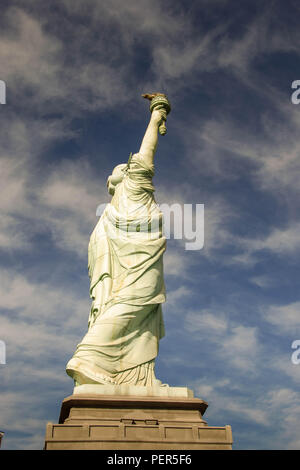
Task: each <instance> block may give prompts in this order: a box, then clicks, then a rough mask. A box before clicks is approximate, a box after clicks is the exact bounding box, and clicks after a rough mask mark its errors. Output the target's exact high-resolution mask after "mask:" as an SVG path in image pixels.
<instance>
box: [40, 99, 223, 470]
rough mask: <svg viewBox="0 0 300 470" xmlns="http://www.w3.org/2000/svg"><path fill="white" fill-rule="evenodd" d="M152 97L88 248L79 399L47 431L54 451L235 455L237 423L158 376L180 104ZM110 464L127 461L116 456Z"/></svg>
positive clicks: (74, 369)
mask: <svg viewBox="0 0 300 470" xmlns="http://www.w3.org/2000/svg"><path fill="white" fill-rule="evenodd" d="M143 96H144V97H145V98H148V99H149V100H150V111H151V117H150V122H149V124H148V127H147V129H146V132H145V135H144V138H143V139H142V143H141V146H140V149H139V151H138V152H137V153H135V154H134V155H132V154H131V155H130V157H129V160H128V162H127V163H121V164H119V165H117V166H116V167H115V168H114V169H113V171H112V174H111V175H110V176H109V178H108V179H107V189H108V192H109V194H110V195H111V196H112V198H111V201H110V203H109V204H107V205H106V207H105V210H104V212H103V214H102V215H101V217H100V219H99V221H98V223H97V225H96V227H95V228H94V230H93V232H92V234H91V237H90V241H89V247H88V269H89V277H90V296H91V299H92V302H91V310H90V314H89V319H88V330H87V333H86V334H85V336H84V337H83V339H82V340H81V342H80V343H79V344H78V345H77V348H76V350H75V352H74V355H73V357H72V358H71V359H70V360H69V362H68V363H67V366H66V371H67V374H68V375H69V376H71V377H72V379H73V380H74V385H75V386H74V390H73V395H71V396H69V397H66V398H65V399H64V400H63V402H62V406H61V412H60V417H59V422H58V424H53V423H48V424H47V428H46V438H45V447H44V449H45V450H103V449H109V450H112V449H114V450H128V449H131V450H132V449H135V450H141V449H143V450H147V449H148V450H150V449H152V450H155V451H157V450H159V449H167V450H168V451H169V450H172V449H173V450H177V451H178V450H180V451H181V450H184V449H231V448H232V433H231V427H230V426H224V427H220V426H218V427H210V426H207V423H206V422H205V421H204V420H203V418H202V416H203V414H204V412H205V410H206V408H207V406H208V405H207V403H206V402H205V401H203V400H202V399H200V398H196V397H194V393H193V391H192V390H190V389H189V388H187V387H172V386H169V385H166V384H162V383H161V381H160V380H158V379H157V378H156V377H155V373H154V365H155V359H156V357H157V354H158V348H159V341H160V339H161V338H162V337H163V336H164V323H163V317H162V307H161V305H162V303H163V302H165V300H166V294H165V285H164V276H163V254H164V252H165V249H166V239H165V237H164V235H163V231H162V226H163V224H162V213H161V212H160V210H159V207H158V205H157V204H156V202H155V199H154V195H153V193H154V187H153V181H152V179H153V175H154V155H155V151H156V147H157V142H158V134H161V135H164V134H165V133H166V126H165V121H166V118H167V115H168V113H169V112H170V110H171V107H170V103H169V101H168V98H167V97H166V96H165V95H163V94H162V93H154V94H152V95H143ZM132 458H133V457H129V459H132ZM177 458H178V456H177ZM183 458H190V456H186V455H184V456H183ZM109 459H110V461H109V462H108V463H114V464H119V463H124V461H123V457H122V456H118V454H116V453H115V454H112V456H111V457H109ZM120 459H121V460H120ZM106 463H107V462H106ZM135 463H136V465H135V466H138V462H135ZM174 463H175V462H174ZM180 463H183V462H180ZM185 463H191V462H190V461H186V462H185ZM131 464H132V461H131Z"/></svg>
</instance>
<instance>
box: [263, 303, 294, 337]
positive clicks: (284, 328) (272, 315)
mask: <svg viewBox="0 0 300 470" xmlns="http://www.w3.org/2000/svg"><path fill="white" fill-rule="evenodd" d="M264 320H266V321H268V322H269V323H271V324H272V325H274V326H275V327H277V329H278V332H285V333H290V334H291V333H293V334H294V335H296V336H297V334H298V336H300V302H292V303H290V304H287V305H279V306H278V305H271V306H269V307H268V309H267V311H265V312H264ZM294 339H297V338H294Z"/></svg>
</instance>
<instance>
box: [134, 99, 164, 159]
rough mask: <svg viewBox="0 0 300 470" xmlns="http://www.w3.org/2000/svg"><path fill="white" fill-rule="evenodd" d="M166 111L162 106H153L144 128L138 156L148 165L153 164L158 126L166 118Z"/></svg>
mask: <svg viewBox="0 0 300 470" xmlns="http://www.w3.org/2000/svg"><path fill="white" fill-rule="evenodd" d="M166 117H167V113H166V111H165V109H164V108H161V109H159V108H155V109H154V110H153V111H152V114H151V118H150V122H149V124H148V127H147V129H146V132H145V135H144V138H143V140H142V144H141V148H140V150H139V153H140V156H141V157H142V159H143V160H144V161H145V163H146V164H147V165H149V166H151V165H152V164H153V159H154V154H155V151H156V147H157V141H158V128H159V125H160V124H161V122H162V120H166Z"/></svg>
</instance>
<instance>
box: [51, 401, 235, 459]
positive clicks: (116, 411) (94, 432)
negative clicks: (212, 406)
mask: <svg viewBox="0 0 300 470" xmlns="http://www.w3.org/2000/svg"><path fill="white" fill-rule="evenodd" d="M207 406H208V405H207V403H206V402H205V401H203V400H200V399H199V398H194V397H190V396H187V397H178V396H134V395H103V394H102V395H99V394H93V395H91V394H89V395H84V394H83V393H78V392H77V393H75V394H73V395H71V396H69V397H67V398H65V399H64V400H63V403H62V407H61V413H60V418H59V424H53V423H48V424H47V430H46V439H45V450H58V449H61V450H67V449H68V450H100V449H102V450H104V449H109V450H128V449H130V450H131V449H134V450H148V449H149V450H162V449H167V450H172V449H174V450H176V449H178V450H185V449H188V450H192V449H195V450H197V449H222V450H223V449H231V448H232V433H231V427H230V426H224V427H211V426H208V425H207V423H206V422H205V421H204V420H203V418H202V416H203V414H204V412H205V410H206V408H207Z"/></svg>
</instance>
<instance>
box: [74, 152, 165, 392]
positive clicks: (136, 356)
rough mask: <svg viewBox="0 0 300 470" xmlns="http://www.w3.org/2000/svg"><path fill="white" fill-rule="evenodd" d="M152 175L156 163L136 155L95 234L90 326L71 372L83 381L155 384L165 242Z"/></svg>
mask: <svg viewBox="0 0 300 470" xmlns="http://www.w3.org/2000/svg"><path fill="white" fill-rule="evenodd" d="M153 175H154V167H153V165H152V166H151V167H149V166H147V164H146V163H145V161H144V160H143V157H142V155H140V154H135V155H133V157H132V159H131V163H130V167H129V168H128V169H127V171H126V173H125V176H124V178H123V180H122V182H121V183H119V184H118V185H117V186H116V189H115V194H114V196H113V198H112V200H111V203H110V204H108V205H107V206H106V208H105V210H104V212H103V214H102V216H101V218H100V220H99V222H98V223H97V225H96V227H95V229H94V231H93V233H92V235H91V238H90V243H89V249H88V267H89V277H90V281H91V282H90V295H91V298H92V307H91V312H90V316H89V328H88V332H87V334H86V335H85V336H84V338H83V340H82V341H81V343H80V344H79V345H78V346H77V349H76V351H75V354H74V356H73V358H72V359H71V360H70V361H69V362H68V364H67V368H66V369H67V373H68V374H69V375H70V376H71V377H73V378H74V380H75V381H76V382H77V383H78V384H82V383H109V384H122V383H130V384H133V385H153V384H154V383H155V380H156V379H155V375H154V361H155V358H156V356H157V354H158V346H159V340H160V339H161V338H162V337H163V336H164V324H163V317H162V309H161V304H162V303H163V302H165V300H166V298H165V285H164V279H163V253H164V251H165V248H166V240H165V237H164V236H163V235H162V214H161V212H160V211H159V208H158V206H157V204H156V202H155V199H154V195H153V192H154V187H153V185H152V177H153Z"/></svg>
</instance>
